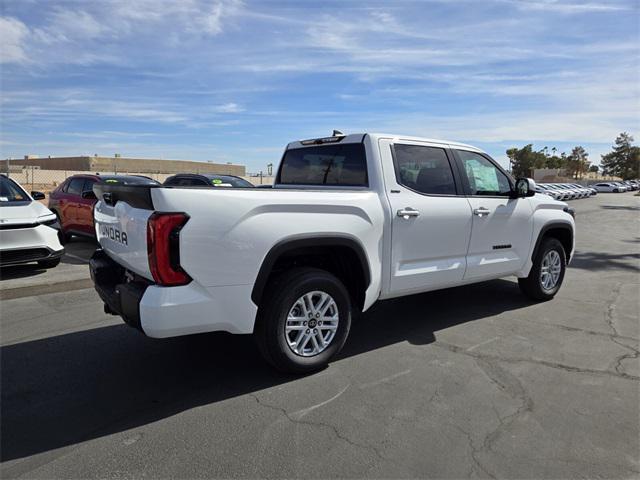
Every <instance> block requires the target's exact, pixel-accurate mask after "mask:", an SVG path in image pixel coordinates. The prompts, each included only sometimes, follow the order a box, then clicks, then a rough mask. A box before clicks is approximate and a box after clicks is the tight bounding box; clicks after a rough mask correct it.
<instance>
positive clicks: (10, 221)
mask: <svg viewBox="0 0 640 480" xmlns="http://www.w3.org/2000/svg"><path fill="white" fill-rule="evenodd" d="M95 185H124V186H131V185H158V186H159V185H161V184H160V182H157V181H156V180H153V179H152V178H149V177H145V176H142V175H97V174H96V175H93V174H79V175H72V176H71V177H69V178H67V179H66V180H65V181H64V182H62V183H61V184H60V185H59V186H58V187H57V188H56V189H55V190H53V191H52V192H51V194H50V195H49V204H48V206H49V208H47V207H45V206H44V205H43V204H42V203H40V202H39V201H38V200H44V199H45V194H44V193H42V192H36V191H33V192H31V194H29V193H27V191H26V190H25V189H24V188H22V187H21V186H20V185H19V184H18V183H17V182H16V181H15V180H13V179H12V178H9V177H7V176H6V175H4V174H2V175H0V265H2V266H9V265H19V264H23V263H32V262H37V264H38V266H40V267H41V268H53V267H55V266H57V265H58V263H60V260H61V258H62V255H63V254H64V247H63V245H64V244H65V243H66V242H67V241H68V240H69V239H70V238H71V236H72V235H80V236H85V237H91V238H95V236H96V231H95V221H94V208H93V207H94V206H95V204H96V202H97V198H96V195H95V193H94V191H93V187H94V186H95ZM163 185H164V186H167V187H205V188H206V187H210V188H224V187H235V188H252V187H253V185H252V184H251V183H250V182H248V181H246V180H244V179H242V178H240V177H236V176H233V175H214V174H177V175H173V176H171V177H169V178H167V180H166V181H165V182H164V184H163Z"/></svg>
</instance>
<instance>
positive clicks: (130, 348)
mask: <svg viewBox="0 0 640 480" xmlns="http://www.w3.org/2000/svg"><path fill="white" fill-rule="evenodd" d="M461 298H464V302H461V301H460V299H461ZM488 298H490V299H496V298H499V299H500V301H499V302H496V301H487V299H488ZM528 305H530V302H529V301H528V300H527V299H526V298H525V297H524V296H523V295H521V294H520V292H519V289H518V286H517V283H515V282H513V281H507V280H495V281H491V282H487V283H483V284H477V285H471V286H465V287H458V288H455V289H450V290H443V291H438V292H432V293H427V294H421V295H415V296H411V297H404V298H402V299H395V300H388V301H384V302H380V303H378V304H377V305H375V306H374V307H373V309H372V310H371V311H370V312H367V313H366V314H364V315H362V317H361V318H358V319H357V320H356V321H354V324H353V326H352V331H351V334H350V336H349V340H348V341H347V345H346V346H345V348H344V350H343V351H342V353H341V354H340V359H344V358H349V357H352V356H355V355H359V354H361V353H364V352H369V351H372V350H376V349H379V348H382V347H385V346H387V345H391V344H395V343H398V342H405V341H408V342H410V343H412V344H417V345H427V344H430V343H432V342H434V340H435V332H437V331H439V330H442V329H445V328H448V327H451V326H453V325H459V324H463V323H466V322H472V321H474V320H477V319H482V318H485V317H488V316H492V315H496V314H499V313H502V312H505V311H512V310H517V309H521V308H525V307H527V306H528ZM0 360H1V362H2V378H1V387H2V393H1V400H2V403H1V407H0V413H1V418H2V423H1V426H0V428H1V430H0V440H1V443H2V451H1V455H0V460H1V461H3V462H6V461H9V460H15V459H20V458H24V457H28V456H31V455H35V454H39V453H43V452H49V451H52V450H55V449H60V448H63V447H69V448H73V447H72V445H74V444H77V443H80V442H85V441H88V440H92V439H96V438H100V437H103V436H106V435H110V434H114V433H118V432H123V431H126V430H129V429H132V428H136V427H141V426H144V425H147V424H149V423H152V422H155V421H158V420H161V419H164V418H168V417H170V416H173V415H176V414H178V413H180V412H183V411H186V410H189V409H192V408H195V407H198V406H202V405H211V404H215V403H216V402H220V401H222V400H225V399H229V398H233V397H237V396H240V395H244V394H248V393H252V392H256V391H259V390H262V389H266V388H270V387H273V386H276V385H280V384H283V383H288V382H295V381H296V380H298V379H299V377H296V376H291V375H285V374H281V373H278V372H276V371H274V370H273V369H272V368H270V367H269V366H268V365H267V364H266V363H265V362H264V361H263V360H262V358H261V357H260V355H259V354H258V352H257V349H256V347H255V346H254V344H253V340H252V338H251V337H250V336H233V335H229V334H219V333H215V334H205V335H197V336H191V337H180V338H173V339H166V340H154V339H149V338H147V337H145V336H143V335H142V334H140V333H138V332H136V331H134V330H132V329H131V328H130V327H127V326H125V325H124V324H122V325H114V326H107V327H101V328H95V329H92V330H85V331H80V332H74V333H69V334H65V335H59V336H53V337H48V338H44V339H40V340H33V341H28V342H24V343H18V344H15V345H8V346H5V347H2V349H0ZM329 368H332V367H329ZM333 368H335V367H333ZM212 435H215V432H214V431H213V430H212ZM65 451H66V450H62V451H61V452H60V453H58V452H56V453H55V455H56V456H57V455H63V454H64V452H65ZM11 468H13V466H11ZM16 468H18V469H19V468H20V465H19V463H18V464H17V465H16Z"/></svg>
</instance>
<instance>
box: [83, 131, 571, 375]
mask: <svg viewBox="0 0 640 480" xmlns="http://www.w3.org/2000/svg"><path fill="white" fill-rule="evenodd" d="M93 188H94V192H95V194H96V197H97V198H98V202H97V203H96V205H95V228H96V236H97V238H98V241H99V243H100V246H101V248H100V249H99V250H97V251H96V253H95V254H94V256H93V258H92V259H91V262H90V269H91V277H92V279H93V281H94V284H95V288H96V290H97V292H98V293H99V295H100V297H101V298H102V300H103V301H104V304H105V311H106V312H107V313H112V314H116V315H120V316H121V317H122V318H123V319H124V321H125V322H126V323H127V324H129V325H131V326H133V327H135V328H136V329H138V330H140V331H141V332H143V333H144V334H145V335H148V336H149V337H156V338H164V337H173V336H178V335H188V334H195V333H201V332H212V331H226V332H231V333H235V334H252V335H253V336H254V337H255V339H256V341H257V344H258V347H259V349H260V350H261V352H262V354H263V355H264V357H265V358H266V360H267V361H269V362H270V363H271V364H273V365H274V366H275V367H276V368H278V369H280V370H283V371H289V372H298V373H301V372H308V371H312V370H316V369H319V368H321V367H323V366H324V365H326V364H327V363H328V362H329V360H330V359H331V358H332V357H334V356H335V355H336V354H337V353H338V352H339V351H340V349H341V348H342V347H343V345H344V343H345V341H346V340H347V336H348V334H349V328H350V326H351V320H352V317H353V316H354V314H356V313H358V312H365V311H366V310H367V309H369V308H370V307H371V305H373V304H374V303H375V302H376V301H378V300H383V299H388V298H393V297H400V296H403V295H413V294H416V293H421V292H427V291H430V290H437V289H442V288H449V287H455V286H458V285H464V284H470V283H476V282H483V281H486V280H491V279H495V278H501V277H507V276H515V277H517V278H518V283H519V285H520V288H521V290H522V292H523V293H524V294H525V295H527V296H529V297H531V298H532V299H534V300H537V301H543V300H549V299H551V298H553V296H554V295H555V294H556V293H557V292H558V290H559V288H560V286H561V285H562V281H563V278H564V274H565V268H566V266H567V263H568V262H569V259H570V258H571V253H572V251H573V248H574V232H575V223H574V219H573V211H572V210H571V209H569V208H568V207H567V205H566V204H565V203H563V202H559V201H556V200H553V199H552V198H551V197H549V196H548V195H541V194H536V193H535V190H536V187H535V183H534V182H533V180H531V179H526V178H523V179H519V180H517V181H516V180H514V179H513V178H512V177H511V176H510V175H509V174H508V173H507V172H506V171H505V170H504V169H503V168H502V167H501V166H500V165H499V164H498V163H497V162H496V161H495V160H493V159H492V158H491V157H490V156H489V155H487V154H486V153H484V152H483V151H481V150H479V149H478V148H475V147H472V146H469V145H465V144H462V143H455V142H448V141H439V140H429V139H424V138H416V137H409V136H396V135H383V134H368V133H367V134H351V135H343V134H338V133H334V135H332V136H330V137H324V138H317V139H310V140H304V141H296V142H293V143H290V144H289V145H287V147H286V149H285V152H284V154H283V156H282V160H281V162H280V165H279V167H278V170H277V174H276V177H275V182H274V185H273V187H272V188H233V187H225V188H209V187H198V186H161V185H117V184H114V185H110V184H95V185H94V187H93ZM460 295H464V290H461V291H460ZM426 298H427V297H425V299H426ZM425 301H426V300H425ZM487 301H493V300H492V299H488V300H487ZM363 321H366V319H364V320H363ZM397 321H401V320H397Z"/></svg>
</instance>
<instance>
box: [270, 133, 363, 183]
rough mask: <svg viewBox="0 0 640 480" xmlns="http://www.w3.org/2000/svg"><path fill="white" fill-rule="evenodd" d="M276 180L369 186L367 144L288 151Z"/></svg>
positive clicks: (325, 146)
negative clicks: (365, 150) (365, 151)
mask: <svg viewBox="0 0 640 480" xmlns="http://www.w3.org/2000/svg"><path fill="white" fill-rule="evenodd" d="M277 183H279V184H281V185H334V186H349V187H366V186H368V184H369V183H368V179H367V161H366V157H365V153H364V145H363V144H361V143H345V144H344V145H324V146H317V147H308V148H294V149H291V150H287V151H286V152H285V154H284V158H283V159H282V165H281V167H280V173H279V178H278V181H277Z"/></svg>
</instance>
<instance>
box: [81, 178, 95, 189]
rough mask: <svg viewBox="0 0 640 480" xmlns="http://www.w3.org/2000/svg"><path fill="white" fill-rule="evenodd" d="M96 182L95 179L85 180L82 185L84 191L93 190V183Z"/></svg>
mask: <svg viewBox="0 0 640 480" xmlns="http://www.w3.org/2000/svg"><path fill="white" fill-rule="evenodd" d="M94 183H96V181H95V180H85V181H84V186H83V187H82V191H83V192H86V191H90V192H92V191H93V184H94Z"/></svg>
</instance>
